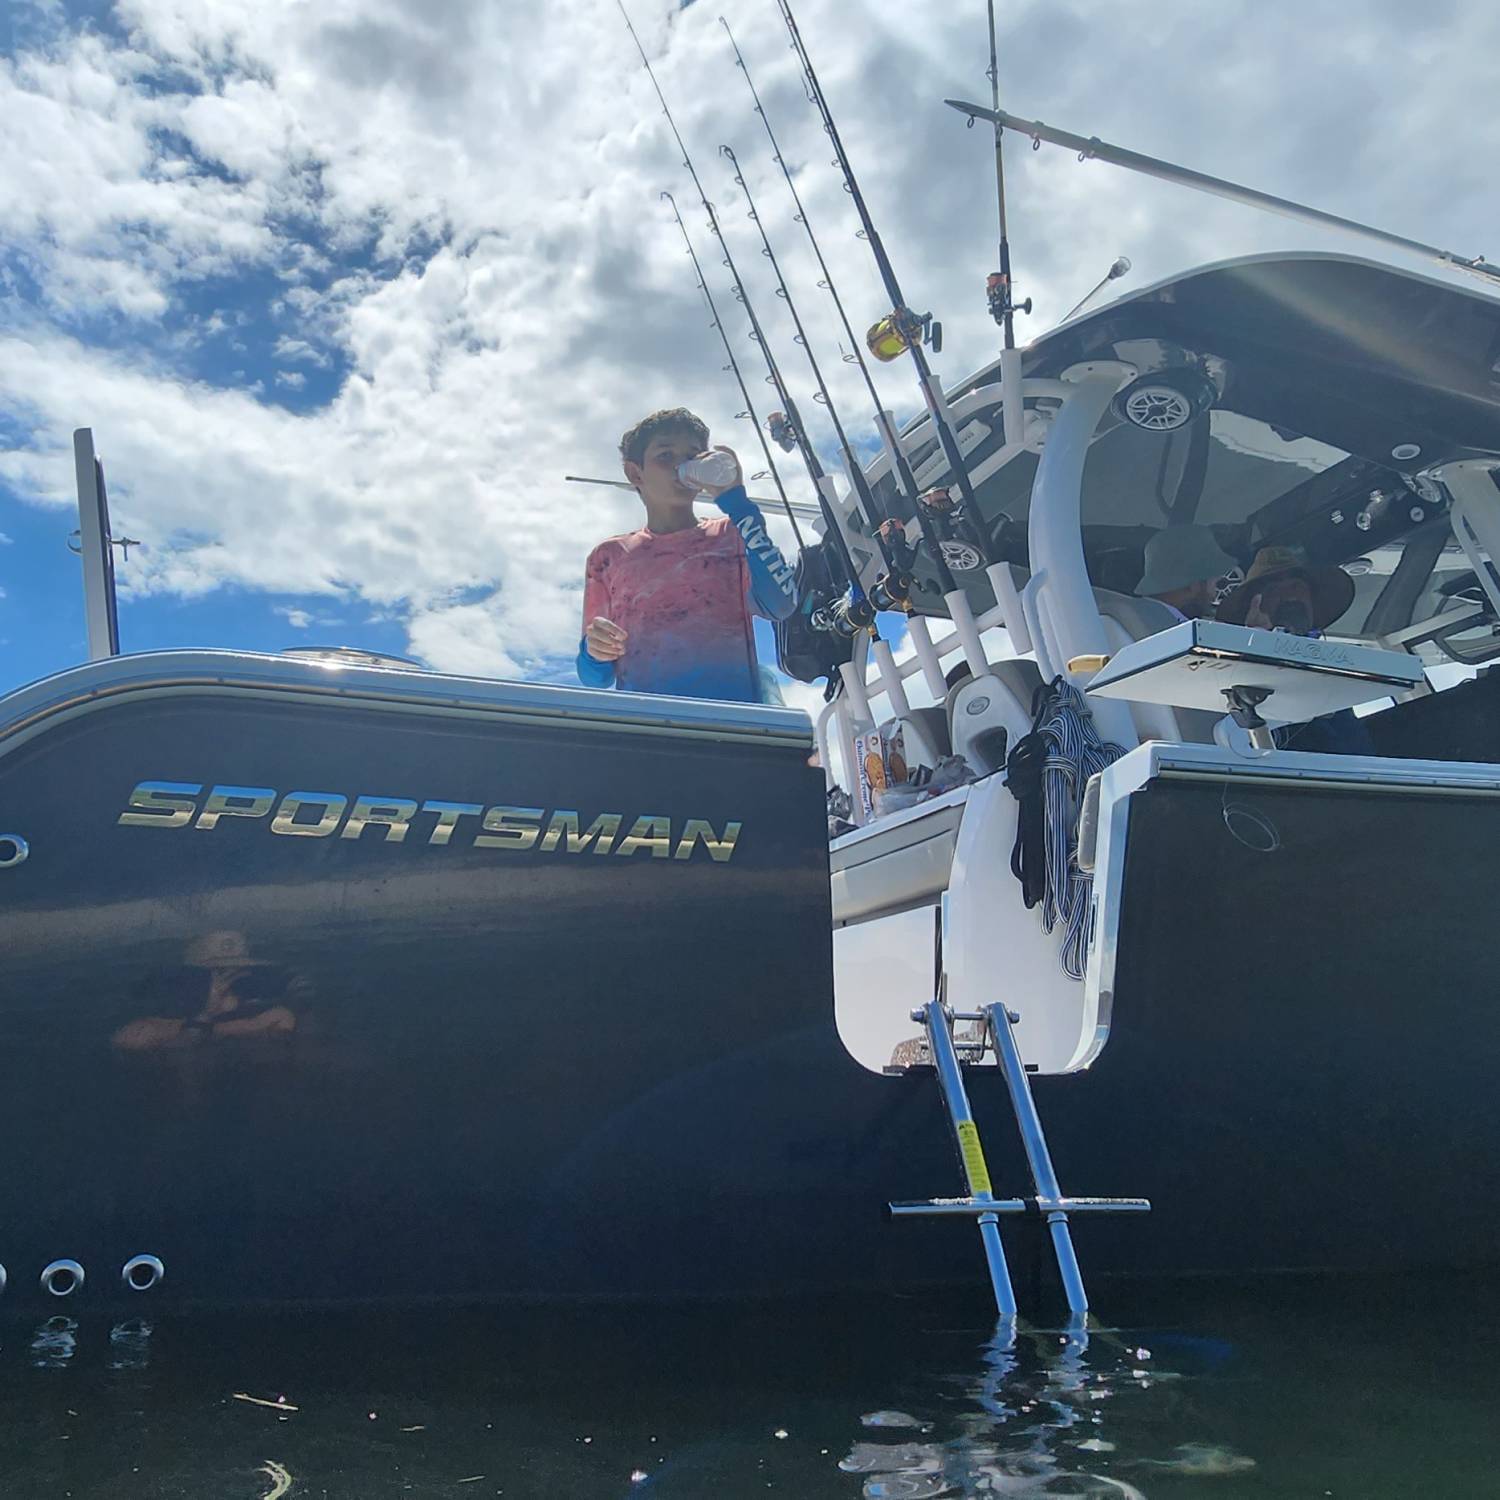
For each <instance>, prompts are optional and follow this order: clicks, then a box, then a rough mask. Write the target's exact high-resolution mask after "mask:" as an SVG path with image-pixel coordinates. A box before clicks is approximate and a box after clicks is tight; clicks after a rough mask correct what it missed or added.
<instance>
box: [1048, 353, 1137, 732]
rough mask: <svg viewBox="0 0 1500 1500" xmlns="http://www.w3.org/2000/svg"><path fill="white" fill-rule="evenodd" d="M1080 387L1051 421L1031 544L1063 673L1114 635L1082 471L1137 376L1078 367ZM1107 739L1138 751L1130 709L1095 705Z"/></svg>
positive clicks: (1121, 369)
mask: <svg viewBox="0 0 1500 1500" xmlns="http://www.w3.org/2000/svg"><path fill="white" fill-rule="evenodd" d="M1074 370H1075V371H1076V376H1075V385H1076V389H1075V390H1074V392H1073V394H1072V395H1071V396H1069V397H1068V399H1067V400H1066V401H1064V402H1063V404H1062V409H1061V410H1060V411H1059V412H1058V414H1057V416H1056V417H1055V418H1054V419H1053V422H1052V431H1051V433H1050V434H1049V435H1048V438H1047V446H1046V447H1045V448H1043V449H1042V456H1041V460H1040V462H1038V464H1037V467H1036V479H1035V480H1034V481H1033V483H1032V486H1031V519H1030V522H1029V525H1028V540H1029V543H1030V551H1031V568H1032V575H1033V582H1035V581H1036V578H1037V575H1040V578H1041V582H1040V584H1039V586H1038V597H1037V599H1036V614H1037V620H1038V622H1039V623H1040V624H1041V625H1042V626H1043V627H1044V629H1045V628H1046V627H1049V626H1050V627H1051V629H1050V638H1049V639H1048V641H1047V645H1048V654H1049V655H1051V656H1052V657H1053V665H1054V666H1055V667H1056V668H1057V669H1058V670H1059V671H1066V670H1067V665H1068V662H1069V661H1071V660H1072V659H1073V658H1074V657H1075V656H1095V655H1098V656H1107V655H1108V654H1109V637H1108V636H1107V635H1106V633H1105V629H1104V621H1103V620H1102V619H1101V618H1100V615H1099V604H1098V601H1097V600H1096V599H1095V598H1094V585H1093V582H1092V580H1091V579H1090V578H1089V570H1088V563H1087V561H1086V560H1085V558H1084V554H1083V470H1084V465H1085V464H1086V463H1087V462H1088V456H1089V445H1090V443H1091V442H1092V441H1093V438H1094V432H1095V429H1096V428H1097V427H1098V426H1099V419H1100V418H1101V417H1102V416H1103V415H1104V413H1105V411H1106V410H1107V409H1108V407H1109V403H1110V401H1111V399H1112V398H1113V396H1114V394H1115V392H1116V391H1117V390H1119V388H1120V386H1121V385H1122V384H1123V383H1124V381H1125V379H1126V378H1127V377H1128V376H1129V375H1131V374H1133V373H1134V372H1133V370H1132V367H1131V366H1129V365H1126V364H1122V363H1120V362H1118V361H1116V360H1094V361H1090V362H1089V363H1087V364H1083V365H1077V366H1074ZM1089 707H1090V708H1091V709H1092V711H1093V715H1094V723H1095V725H1096V726H1097V727H1098V730H1099V734H1100V737H1101V738H1102V739H1105V740H1113V741H1115V743H1117V744H1120V745H1123V746H1124V747H1125V748H1126V749H1127V750H1128V749H1131V748H1132V747H1133V746H1134V745H1135V744H1136V741H1137V735H1136V732H1135V723H1134V720H1133V719H1132V718H1131V715H1130V707H1129V705H1128V704H1127V703H1124V702H1122V701H1118V700H1116V701H1111V702H1100V703H1090V705H1089Z"/></svg>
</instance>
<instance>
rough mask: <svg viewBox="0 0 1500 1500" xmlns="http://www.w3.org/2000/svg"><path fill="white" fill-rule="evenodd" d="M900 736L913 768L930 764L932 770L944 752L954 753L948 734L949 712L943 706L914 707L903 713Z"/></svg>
mask: <svg viewBox="0 0 1500 1500" xmlns="http://www.w3.org/2000/svg"><path fill="white" fill-rule="evenodd" d="M901 735H902V740H903V742H904V747H905V751H906V764H907V765H908V766H910V767H912V768H913V769H915V768H916V767H917V766H928V767H930V768H931V769H933V770H936V769H937V764H938V762H939V761H940V760H942V759H943V757H944V756H945V755H952V754H953V741H952V739H951V738H950V736H949V734H948V715H947V713H946V712H945V711H944V710H943V709H941V708H936V707H934V708H914V709H912V710H911V711H910V712H909V713H904V714H902V715H901Z"/></svg>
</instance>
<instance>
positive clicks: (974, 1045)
mask: <svg viewBox="0 0 1500 1500" xmlns="http://www.w3.org/2000/svg"><path fill="white" fill-rule="evenodd" d="M911 1018H912V1020H913V1021H919V1022H921V1023H922V1025H923V1026H924V1027H925V1028H926V1031H927V1046H928V1050H929V1052H930V1054H931V1056H932V1065H933V1070H934V1071H935V1073H936V1074H937V1080H938V1089H939V1091H940V1092H941V1094H942V1097H943V1107H944V1109H945V1110H946V1111H947V1114H948V1123H949V1124H950V1125H952V1127H953V1134H954V1137H955V1139H956V1140H957V1142H958V1154H959V1158H960V1160H961V1161H962V1162H963V1169H964V1176H965V1178H966V1179H967V1180H968V1185H969V1196H968V1197H967V1198H928V1199H923V1200H920V1201H918V1202H910V1203H892V1204H890V1205H889V1210H890V1214H891V1217H892V1218H897V1219H900V1218H915V1217H935V1218H946V1217H957V1218H972V1219H976V1220H978V1223H979V1237H980V1239H981V1241H982V1242H983V1244H984V1254H985V1259H986V1261H987V1262H988V1263H989V1270H990V1284H991V1286H993V1288H994V1292H995V1305H996V1307H997V1308H998V1309H999V1311H1000V1315H1001V1317H1005V1318H1013V1317H1015V1315H1016V1294H1015V1290H1014V1288H1013V1287H1012V1286H1011V1280H1010V1267H1009V1266H1008V1265H1007V1263H1006V1259H1005V1247H1004V1245H1002V1244H1001V1242H1000V1215H1001V1214H1039V1215H1040V1216H1041V1217H1042V1218H1044V1219H1045V1220H1046V1221H1047V1227H1048V1229H1049V1231H1050V1233H1051V1236H1052V1249H1053V1252H1054V1254H1055V1255H1056V1256H1057V1269H1058V1272H1059V1274H1060V1275H1061V1277H1062V1285H1063V1292H1064V1294H1065V1295H1066V1296H1067V1299H1068V1311H1069V1312H1070V1313H1071V1314H1072V1315H1074V1317H1082V1316H1083V1315H1084V1314H1085V1313H1087V1312H1088V1309H1089V1302H1088V1294H1087V1293H1086V1292H1085V1291H1084V1288H1083V1274H1082V1272H1081V1271H1080V1270H1079V1268H1078V1256H1077V1255H1076V1254H1075V1253H1074V1250H1073V1237H1072V1233H1071V1231H1070V1229H1069V1227H1068V1216H1069V1215H1070V1214H1100V1213H1104V1214H1120V1213H1146V1212H1148V1211H1149V1210H1150V1208H1151V1204H1150V1202H1149V1201H1148V1200H1147V1199H1145V1198H1068V1197H1064V1196H1063V1191H1062V1188H1061V1187H1060V1186H1059V1185H1058V1181H1057V1173H1056V1172H1055V1171H1054V1170H1053V1166H1052V1153H1051V1152H1050V1151H1049V1150H1048V1148H1047V1137H1046V1133H1045V1132H1044V1131H1043V1129H1042V1121H1041V1116H1040V1115H1039V1114H1038V1113H1037V1108H1036V1100H1035V1099H1034V1098H1033V1097H1032V1093H1031V1080H1030V1078H1029V1077H1028V1076H1027V1072H1026V1064H1025V1063H1024V1062H1022V1060H1021V1049H1020V1047H1019V1046H1018V1045H1017V1044H1016V1034H1015V1031H1014V1029H1013V1028H1014V1026H1015V1024H1016V1022H1018V1021H1019V1020H1020V1017H1019V1016H1018V1015H1016V1014H1015V1012H1013V1011H1011V1010H1008V1009H1007V1008H1006V1007H1005V1006H1004V1005H1001V1004H995V1005H987V1006H985V1007H984V1009H983V1010H980V1011H958V1012H955V1011H950V1010H949V1009H948V1007H947V1005H946V1004H944V1002H943V1000H942V999H941V998H939V999H936V1000H930V1001H928V1003H927V1004H926V1005H924V1006H922V1007H921V1008H920V1009H918V1010H914V1011H913V1012H912V1013H911ZM959 1021H962V1022H965V1023H975V1022H977V1023H979V1025H980V1027H981V1031H980V1033H979V1035H978V1037H976V1038H975V1039H973V1040H967V1041H955V1039H954V1035H953V1027H954V1024H955V1023H956V1022H959ZM960 1051H962V1052H963V1053H964V1057H963V1059H962V1060H960V1057H959V1053H960ZM990 1052H993V1053H994V1055H995V1059H996V1061H997V1062H998V1064H999V1066H1000V1072H1001V1074H1002V1076H1003V1077H1004V1079H1005V1087H1006V1092H1007V1093H1008V1094H1009V1095H1010V1104H1011V1110H1012V1112H1013V1113H1014V1115H1015V1118H1016V1124H1017V1126H1018V1127H1019V1128H1020V1132H1021V1144H1022V1146H1023V1147H1024V1148H1025V1151H1026V1164H1027V1167H1028V1168H1029V1170H1030V1175H1031V1186H1032V1194H1031V1196H1030V1197H1028V1198H997V1197H995V1194H994V1190H993V1188H992V1186H991V1184H990V1173H989V1168H988V1166H987V1165H986V1163H985V1159H984V1147H983V1145H982V1144H981V1142H980V1139H979V1127H978V1126H977V1125H976V1124H975V1122H974V1114H973V1111H972V1110H971V1109H970V1107H969V1095H968V1091H967V1090H966V1089H965V1087H964V1074H963V1070H964V1067H965V1066H966V1065H972V1064H974V1063H979V1062H982V1061H983V1060H984V1058H985V1056H986V1055H987V1054H989V1053H990Z"/></svg>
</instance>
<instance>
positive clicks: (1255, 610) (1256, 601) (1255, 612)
mask: <svg viewBox="0 0 1500 1500" xmlns="http://www.w3.org/2000/svg"><path fill="white" fill-rule="evenodd" d="M1264 598H1265V595H1264V594H1256V595H1254V596H1253V597H1252V598H1251V600H1250V604H1249V606H1248V607H1247V608H1246V610H1245V624H1246V626H1247V627H1248V628H1249V629H1251V630H1270V629H1271V617H1270V615H1268V614H1267V613H1266V612H1265V610H1264V609H1262V608H1261V601H1262V600H1263V599H1264Z"/></svg>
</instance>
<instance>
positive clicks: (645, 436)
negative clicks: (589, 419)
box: [620, 406, 708, 464]
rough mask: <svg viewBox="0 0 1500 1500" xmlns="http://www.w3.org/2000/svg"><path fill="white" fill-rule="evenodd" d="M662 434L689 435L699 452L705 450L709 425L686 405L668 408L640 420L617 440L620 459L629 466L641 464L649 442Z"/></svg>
mask: <svg viewBox="0 0 1500 1500" xmlns="http://www.w3.org/2000/svg"><path fill="white" fill-rule="evenodd" d="M663 432H690V433H692V435H693V441H694V442H696V443H697V445H698V447H699V448H700V449H703V448H707V447H708V423H707V422H705V421H704V420H703V418H702V417H700V416H696V415H694V413H692V412H690V411H689V410H688V409H687V407H685V406H668V407H664V408H663V409H662V410H661V411H654V412H652V413H651V415H650V416H649V417H642V418H641V420H640V421H639V422H637V423H636V424H635V426H634V427H632V428H631V429H630V430H629V431H628V432H627V433H626V434H625V435H624V437H622V438H621V439H620V457H621V458H622V459H623V460H624V461H625V462H626V463H628V464H638V463H642V462H643V461H644V460H645V457H646V449H647V448H648V447H649V446H650V444H651V439H652V438H654V437H656V436H657V435H658V434H660V433H663Z"/></svg>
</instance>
